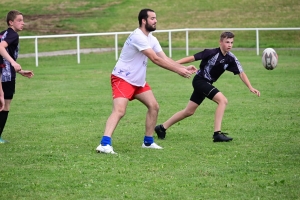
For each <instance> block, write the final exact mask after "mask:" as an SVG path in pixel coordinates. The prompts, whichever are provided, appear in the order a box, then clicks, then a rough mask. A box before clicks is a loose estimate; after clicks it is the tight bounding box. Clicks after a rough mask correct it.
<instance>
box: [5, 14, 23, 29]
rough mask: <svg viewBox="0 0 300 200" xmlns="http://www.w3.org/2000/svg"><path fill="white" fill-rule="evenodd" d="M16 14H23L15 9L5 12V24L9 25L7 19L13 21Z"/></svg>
mask: <svg viewBox="0 0 300 200" xmlns="http://www.w3.org/2000/svg"><path fill="white" fill-rule="evenodd" d="M17 15H23V14H22V13H21V12H20V11H17V10H11V11H9V12H8V13H7V15H6V23H7V26H9V21H14V20H15V19H16V17H17Z"/></svg>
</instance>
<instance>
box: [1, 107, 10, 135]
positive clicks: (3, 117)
mask: <svg viewBox="0 0 300 200" xmlns="http://www.w3.org/2000/svg"><path fill="white" fill-rule="evenodd" d="M8 112H9V111H1V112H0V137H1V134H2V132H3V129H4V127H5V124H6V120H7V117H8Z"/></svg>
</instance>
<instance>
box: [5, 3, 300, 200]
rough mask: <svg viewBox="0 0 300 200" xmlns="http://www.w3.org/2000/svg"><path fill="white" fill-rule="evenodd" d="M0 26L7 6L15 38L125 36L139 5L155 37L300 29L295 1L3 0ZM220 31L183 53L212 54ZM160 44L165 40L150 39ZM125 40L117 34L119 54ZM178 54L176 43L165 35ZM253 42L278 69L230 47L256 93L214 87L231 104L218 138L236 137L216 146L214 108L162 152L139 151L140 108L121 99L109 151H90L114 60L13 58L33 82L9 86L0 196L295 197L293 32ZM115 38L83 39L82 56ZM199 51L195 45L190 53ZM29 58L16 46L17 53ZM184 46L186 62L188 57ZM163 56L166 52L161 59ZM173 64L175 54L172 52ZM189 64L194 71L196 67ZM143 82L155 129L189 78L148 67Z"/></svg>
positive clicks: (45, 47) (175, 131)
mask: <svg viewBox="0 0 300 200" xmlns="http://www.w3.org/2000/svg"><path fill="white" fill-rule="evenodd" d="M1 4H3V5H6V6H0V11H1V12H0V13H1V14H0V19H3V23H0V29H1V30H2V29H5V28H6V24H5V15H6V13H7V11H9V10H11V9H18V10H20V11H22V12H23V13H24V19H25V22H26V23H27V24H26V27H25V30H24V31H22V32H21V33H20V35H21V36H28V35H49V34H68V33H95V32H115V31H132V30H133V29H135V28H136V27H137V26H138V22H137V14H138V12H139V10H140V9H141V8H145V7H150V8H152V9H154V10H155V11H156V13H157V17H158V29H160V30H162V29H176V28H201V27H203V28H227V27H228V28H254V27H299V23H300V18H299V14H298V13H299V9H300V2H299V1H296V0H286V1H282V0H270V1H266V0H257V1H254V0H250V1H238V0H232V1H227V0H220V1H206V0H199V1H191V0H186V1H170V0H160V1H157V0H155V1H150V2H142V1H137V0H128V1H127V0H126V1H122V0H116V1H110V0H101V1H99V0H90V1H85V0H83V1H78V0H66V1H58V0H51V1H50V0H43V1H41V0H36V1H32V0H26V1H24V0H22V1H21V0H16V1H13V2H12V1H8V0H2V1H1ZM219 34H220V32H219V31H217V32H205V33H199V32H198V33H192V34H191V35H190V39H189V42H190V47H195V48H197V47H214V46H216V45H218V43H217V40H216V38H218V36H219ZM235 34H236V38H235V47H243V48H252V47H255V34H254V33H253V32H243V31H237V32H235ZM156 36H157V37H158V38H159V40H160V42H161V44H162V46H164V47H166V46H167V44H168V43H167V41H168V40H167V39H168V36H167V35H166V34H165V35H163V34H156ZM125 38H126V36H124V37H123V38H122V37H121V38H120V40H119V41H120V47H121V45H122V43H123V41H124V40H125ZM172 39H173V40H174V43H173V44H172V46H173V47H185V35H183V33H176V34H174V35H172ZM260 40H261V41H260V45H261V48H264V47H274V48H275V49H276V51H277V53H278V55H279V63H278V67H277V68H276V69H275V70H273V71H268V70H265V69H264V68H263V67H262V65H261V59H260V57H259V56H256V55H255V54H256V52H255V51H254V50H251V51H248V50H244V51H236V50H233V53H234V54H235V55H237V57H238V58H239V60H240V62H241V63H242V65H243V68H244V69H245V71H246V73H247V75H248V77H249V79H250V81H251V83H252V85H253V86H254V87H255V88H257V89H258V90H260V92H261V97H259V98H258V97H256V96H255V95H253V94H252V93H250V92H249V91H248V90H247V87H246V86H245V85H243V83H242V82H241V80H240V79H239V77H238V76H233V75H232V74H230V73H225V74H224V75H223V76H222V77H221V78H220V79H219V80H218V82H217V83H216V84H215V85H216V86H217V87H218V88H219V89H220V90H221V91H222V92H223V93H224V94H225V96H226V97H227V98H228V100H229V104H228V106H227V109H226V112H225V116H224V120H223V131H225V132H229V133H230V136H231V137H233V138H234V140H233V141H232V142H230V143H218V144H217V143H213V142H212V138H211V137H212V131H213V119H214V111H215V108H216V105H215V103H213V102H211V101H209V100H205V101H204V103H203V104H202V105H201V106H200V107H199V109H198V110H197V111H196V113H195V114H194V115H193V116H192V117H190V118H188V119H186V120H184V121H181V122H179V123H178V124H175V125H174V126H173V127H171V128H170V129H169V130H168V134H167V138H166V140H164V141H160V140H157V138H156V136H155V141H156V142H157V143H158V144H159V145H161V146H163V147H164V149H163V150H148V149H142V148H141V144H142V140H143V135H144V121H145V114H146V108H145V107H144V106H143V105H142V104H140V103H139V102H137V101H132V102H130V104H129V106H128V109H127V114H126V115H125V117H124V118H123V119H122V120H121V122H120V124H119V125H118V127H117V129H116V131H115V134H114V136H113V146H114V149H115V151H116V152H117V153H118V155H102V154H97V153H96V152H95V148H96V147H97V145H98V144H99V141H100V139H101V136H102V134H103V131H104V126H105V122H106V120H107V117H108V116H109V114H110V113H111V108H112V101H111V88H110V82H109V81H110V73H111V70H112V68H113V66H114V65H115V55H114V52H107V53H101V54H88V55H86V54H83V55H81V64H80V65H79V64H77V58H76V56H75V55H74V56H57V57H41V58H39V67H37V68H36V67H35V59H34V58H21V59H19V60H18V61H19V63H20V64H21V65H22V68H23V69H33V70H34V73H35V76H34V78H32V79H26V78H24V77H21V76H18V77H17V90H16V94H15V96H14V100H13V102H12V105H11V109H10V114H9V118H8V121H7V125H6V127H5V130H4V132H3V138H4V139H6V140H9V141H10V143H8V144H4V145H0V199H1V200H2V199H3V200H6V199H7V200H13V199H18V200H19V199H22V200H23V199H24V200H25V199H26V200H27V199H28V200H32V199H57V200H69V199H76V200H77V199H84V200H85V199H89V200H90V199H103V200H104V199H105V200H110V199H113V200H119V199H163V200H174V199H176V200H177V199H193V200H194V199H203V200H207V199H218V200H219V199H222V200H234V199H236V200H241V199H245V200H246V199H247V200H248V199H253V200H266V199H267V200H295V199H300V192H299V185H300V173H299V168H300V159H299V158H300V157H299V154H300V149H299V143H300V136H299V127H300V114H299V113H300V112H299V107H300V100H299V99H300V93H299V92H300V89H299V85H300V79H299V74H300V68H299V63H300V51H299V50H293V49H289V50H288V49H286V50H284V48H290V47H293V48H294V49H297V48H299V43H300V37H299V31H266V32H262V33H260ZM113 42H114V38H113V37H90V38H82V39H81V48H96V47H97V48H101V47H113V46H112V45H113V44H114V43H113ZM75 48H76V44H75V42H74V38H72V39H41V40H39V51H55V50H67V49H75ZM199 50H201V49H199ZM32 52H34V41H33V40H21V54H22V53H32ZM196 52H197V51H195V50H190V54H191V55H192V54H193V53H196ZM166 54H167V55H168V52H167V51H166ZM172 54H173V58H174V59H179V58H181V57H184V56H185V52H184V51H180V50H176V51H173V52H172ZM194 64H195V66H198V65H199V63H197V62H195V63H194ZM147 81H148V82H149V83H150V85H151V87H152V89H153V92H154V94H155V96H156V98H157V100H158V102H159V105H160V112H159V119H158V123H162V122H163V121H165V120H166V119H168V118H169V117H170V116H171V115H172V114H174V113H175V112H177V111H178V110H180V109H183V108H184V107H185V105H186V103H187V102H188V99H189V97H190V94H191V92H192V86H191V81H192V79H183V78H181V77H179V76H178V75H176V74H174V73H171V72H169V71H166V70H163V69H161V68H159V67H157V66H155V65H154V64H152V63H150V64H149V66H148V74H147Z"/></svg>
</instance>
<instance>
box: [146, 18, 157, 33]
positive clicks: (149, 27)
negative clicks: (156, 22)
mask: <svg viewBox="0 0 300 200" xmlns="http://www.w3.org/2000/svg"><path fill="white" fill-rule="evenodd" d="M145 29H146V30H147V31H149V32H152V31H155V30H156V27H155V28H154V27H152V26H150V25H149V24H148V21H147V22H146V26H145Z"/></svg>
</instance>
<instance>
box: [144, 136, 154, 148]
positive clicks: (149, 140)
mask: <svg viewBox="0 0 300 200" xmlns="http://www.w3.org/2000/svg"><path fill="white" fill-rule="evenodd" d="M153 142H154V139H153V137H151V136H145V137H144V144H145V145H146V146H150V145H151V144H152V143H153Z"/></svg>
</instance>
